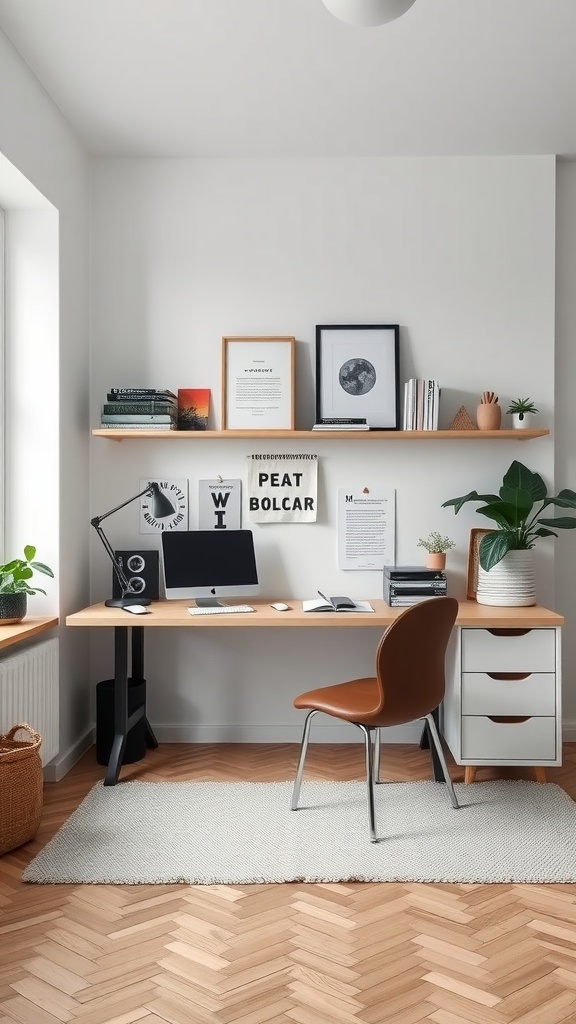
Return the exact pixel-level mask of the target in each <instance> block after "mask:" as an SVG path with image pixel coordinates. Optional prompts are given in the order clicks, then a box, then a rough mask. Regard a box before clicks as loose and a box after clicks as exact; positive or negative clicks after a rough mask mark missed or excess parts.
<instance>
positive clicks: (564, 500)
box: [548, 488, 576, 508]
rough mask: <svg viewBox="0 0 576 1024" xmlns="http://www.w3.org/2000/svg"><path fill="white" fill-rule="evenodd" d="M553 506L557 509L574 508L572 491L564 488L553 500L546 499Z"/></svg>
mask: <svg viewBox="0 0 576 1024" xmlns="http://www.w3.org/2000/svg"><path fill="white" fill-rule="evenodd" d="M548 500H549V501H550V502H551V503H552V504H553V505H558V507H559V508H576V494H575V493H574V491H569V490H567V489H566V488H564V490H562V491H560V493H559V494H557V495H556V497H555V498H549V499H548Z"/></svg>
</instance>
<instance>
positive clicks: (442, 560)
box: [416, 530, 456, 569]
mask: <svg viewBox="0 0 576 1024" xmlns="http://www.w3.org/2000/svg"><path fill="white" fill-rule="evenodd" d="M455 546H456V545H455V544H454V541H453V540H450V537H443V536H442V534H441V533H438V531H437V530H432V531H431V533H429V534H428V536H427V537H420V540H419V541H418V544H417V545H416V547H418V548H425V550H426V551H427V555H426V565H427V566H428V568H429V569H444V568H445V567H446V552H447V551H450V548H453V547H455Z"/></svg>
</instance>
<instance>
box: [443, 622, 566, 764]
mask: <svg viewBox="0 0 576 1024" xmlns="http://www.w3.org/2000/svg"><path fill="white" fill-rule="evenodd" d="M446 668H447V675H446V697H445V700H444V704H443V709H442V728H443V732H444V737H445V739H446V742H447V743H448V746H449V747H450V750H451V751H452V754H453V756H454V759H455V760H456V762H457V763H458V764H463V765H482V764H484V765H535V766H544V767H546V766H547V765H554V764H561V763H562V744H561V722H562V710H561V674H560V629H559V628H558V627H551V628H548V627H536V628H511V627H509V628H486V627H462V628H460V629H458V630H455V631H454V636H453V640H452V643H451V647H450V651H449V655H448V658H447V663H446Z"/></svg>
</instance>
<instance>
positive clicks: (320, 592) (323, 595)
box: [317, 590, 330, 604]
mask: <svg viewBox="0 0 576 1024" xmlns="http://www.w3.org/2000/svg"><path fill="white" fill-rule="evenodd" d="M317 593H318V594H320V597H321V598H322V600H323V601H326V604H330V600H329V599H328V598H327V597H326V594H323V593H322V591H321V590H318V591H317Z"/></svg>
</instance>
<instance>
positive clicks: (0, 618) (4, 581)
mask: <svg viewBox="0 0 576 1024" xmlns="http://www.w3.org/2000/svg"><path fill="white" fill-rule="evenodd" d="M35 555H36V548H35V547H33V545H32V544H27V545H26V547H25V548H24V558H13V559H12V560H11V561H10V562H5V563H4V565H0V622H1V623H2V624H3V625H7V624H8V623H11V622H20V621H21V619H23V618H24V616H25V615H26V608H27V597H28V594H38V593H40V594H45V593H46V591H45V590H42V587H31V586H30V583H29V581H30V580H31V579H32V577H33V575H34V573H35V572H40V573H43V575H44V576H51V577H52V578H54V573H53V572H52V569H50V568H49V566H47V565H44V563H43V562H36V561H34V558H35Z"/></svg>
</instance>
